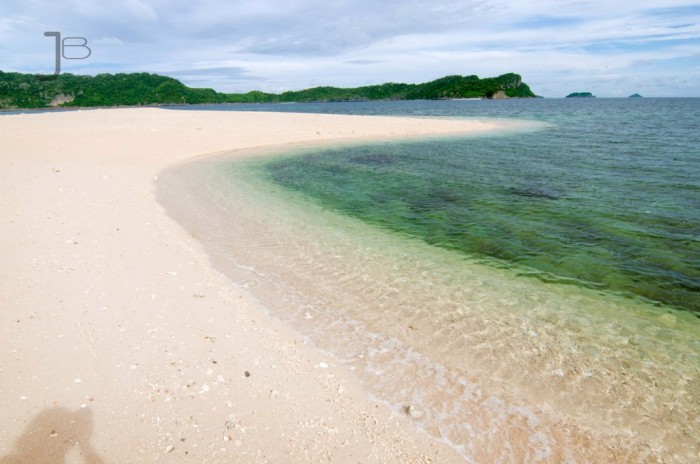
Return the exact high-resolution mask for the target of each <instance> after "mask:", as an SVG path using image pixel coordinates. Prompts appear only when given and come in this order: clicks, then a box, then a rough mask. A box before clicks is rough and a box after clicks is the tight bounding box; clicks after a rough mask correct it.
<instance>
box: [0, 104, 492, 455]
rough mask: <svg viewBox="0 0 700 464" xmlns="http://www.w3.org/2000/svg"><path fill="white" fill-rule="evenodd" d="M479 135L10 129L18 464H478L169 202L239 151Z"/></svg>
mask: <svg viewBox="0 0 700 464" xmlns="http://www.w3.org/2000/svg"><path fill="white" fill-rule="evenodd" d="M489 129H493V125H489V124H482V123H478V122H474V123H467V122H464V121H447V120H426V119H401V118H378V117H367V116H334V115H310V114H282V113H279V114H278V113H242V112H213V111H212V112H208V111H175V110H164V109H153V108H144V109H114V110H93V111H78V112H64V113H43V114H29V115H27V114H23V115H2V116H0V137H1V138H0V140H1V142H2V144H1V145H0V166H1V167H0V212H1V213H2V214H1V216H0V217H1V218H2V222H3V226H2V228H0V244H1V245H0V247H2V250H1V253H2V254H1V256H2V266H0V295H2V310H1V311H0V327H1V328H0V339H1V340H2V351H1V354H0V392H1V393H0V408H1V409H2V411H3V414H2V416H0V462H1V463H15V462H32V463H56V462H63V461H62V459H65V460H66V462H69V463H73V462H76V463H78V462H89V463H100V462H104V463H130V462H146V463H153V462H197V463H214V462H325V461H333V462H453V461H454V462H458V461H460V458H459V456H458V455H457V454H456V453H454V452H453V450H452V449H451V448H449V447H448V446H446V445H444V444H442V443H438V442H436V441H434V440H433V439H432V438H431V437H429V436H428V435H427V434H425V433H423V432H421V431H418V430H416V429H415V428H414V427H413V425H412V424H411V422H410V420H409V419H408V418H406V417H397V416H395V415H393V414H392V413H391V412H390V411H389V410H388V409H385V408H384V407H383V406H382V405H380V404H379V403H376V402H374V401H372V400H371V399H370V398H369V397H368V396H367V394H366V393H364V392H363V391H362V389H361V388H360V387H359V385H358V383H357V381H356V380H354V378H353V376H352V374H351V372H349V371H348V370H347V369H346V368H345V367H343V366H341V365H337V364H336V363H334V360H333V359H332V358H330V357H329V356H327V355H325V354H324V353H322V352H320V351H318V350H316V349H314V348H313V347H311V346H309V345H308V344H306V343H305V342H304V340H303V339H302V338H301V337H300V336H299V335H298V334H296V333H295V332H294V331H293V330H291V329H290V328H288V327H287V326H285V325H284V324H283V323H281V322H279V321H277V320H275V319H272V318H270V317H269V316H267V315H266V313H265V311H264V308H262V307H261V306H260V304H259V303H258V302H257V301H256V300H255V299H254V298H253V297H252V296H251V295H250V294H248V293H246V292H245V291H244V290H243V289H241V288H239V287H237V286H236V285H235V283H232V282H230V281H228V280H227V279H226V278H225V277H224V276H223V275H221V274H220V273H218V272H217V271H215V270H214V269H213V268H212V267H211V266H210V264H209V261H208V258H207V256H206V255H205V254H204V253H203V251H202V249H201V248H200V246H199V244H198V243H197V242H196V241H195V240H194V239H193V238H192V237H190V236H188V235H187V234H186V233H185V232H184V231H183V230H182V229H181V227H180V226H179V225H178V224H177V223H175V222H174V221H173V220H171V219H170V218H169V217H168V216H167V215H165V213H164V212H163V210H162V208H161V207H160V206H159V205H158V204H157V203H156V201H155V198H154V181H155V179H156V178H157V176H158V174H159V172H161V171H162V170H163V169H165V168H166V167H168V166H171V165H173V164H174V163H179V162H183V161H185V160H187V159H190V158H192V157H195V156H199V155H204V154H210V153H216V152H222V151H227V150H235V149H243V148H251V147H262V146H268V145H270V146H271V145H282V144H289V143H302V142H316V141H332V140H342V139H360V138H388V137H406V136H420V135H428V134H447V133H457V132H467V131H473V130H489Z"/></svg>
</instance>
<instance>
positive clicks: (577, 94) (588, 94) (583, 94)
mask: <svg viewBox="0 0 700 464" xmlns="http://www.w3.org/2000/svg"><path fill="white" fill-rule="evenodd" d="M566 98H595V95H593V94H592V93H591V92H574V93H570V94H569V95H567V96H566Z"/></svg>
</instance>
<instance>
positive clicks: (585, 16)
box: [0, 0, 700, 98]
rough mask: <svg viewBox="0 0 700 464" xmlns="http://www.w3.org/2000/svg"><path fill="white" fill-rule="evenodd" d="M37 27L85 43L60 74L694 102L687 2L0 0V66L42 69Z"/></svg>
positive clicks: (50, 45) (48, 65)
mask: <svg viewBox="0 0 700 464" xmlns="http://www.w3.org/2000/svg"><path fill="white" fill-rule="evenodd" d="M47 31H56V32H60V33H61V39H62V40H64V44H66V45H68V46H67V47H65V48H64V49H63V51H64V54H65V56H67V57H72V58H81V57H82V56H84V55H85V54H86V50H85V49H84V48H80V47H79V46H77V45H80V44H82V43H83V42H84V41H87V46H88V47H89V48H90V50H91V54H90V56H88V57H87V58H85V59H62V60H61V64H62V67H61V71H62V72H71V73H74V74H90V75H95V74H99V73H118V72H144V71H145V72H152V73H157V74H162V75H167V76H171V77H175V78H177V79H179V80H181V81H182V82H184V83H185V84H187V85H189V86H192V87H209V88H213V89H215V90H218V91H221V92H247V91H250V90H261V91H265V92H274V93H278V92H282V91H285V90H298V89H303V88H308V87H315V86H321V85H332V86H337V87H356V86H360V85H370V84H381V83H384V82H409V83H418V82H427V81H430V80H433V79H437V78H439V77H443V76H446V75H453V74H459V75H472V74H476V75H478V76H479V77H491V76H498V75H500V74H505V73H508V72H515V73H518V74H520V75H521V76H522V78H523V81H524V82H526V83H527V84H528V85H530V87H531V88H532V90H533V91H534V92H535V93H536V94H538V95H542V96H544V97H549V98H558V97H564V96H566V95H567V94H569V93H571V92H578V91H588V92H592V93H593V94H595V95H596V96H598V97H626V96H628V95H630V94H633V93H640V94H641V95H643V96H648V97H678V96H694V97H700V2H698V0H694V1H684V0H615V1H613V0H605V1H598V0H580V1H578V0H558V1H555V0H532V1H519V0H459V1H451V0H401V1H394V0H319V1H316V0H283V1H278V0H257V1H237V0H231V1H225V0H199V1H197V0H119V1H106V0H51V1H45V0H0V70H2V71H5V72H10V71H14V72H26V73H46V74H51V73H53V72H54V64H55V55H54V51H55V50H54V44H55V37H45V36H44V32H47ZM66 37H82V38H84V41H82V40H81V39H66ZM70 45H73V47H70Z"/></svg>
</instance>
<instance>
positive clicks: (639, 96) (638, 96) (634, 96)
mask: <svg viewBox="0 0 700 464" xmlns="http://www.w3.org/2000/svg"><path fill="white" fill-rule="evenodd" d="M627 98H642V96H641V95H639V94H638V93H633V94H632V95H630V96H629V97H627Z"/></svg>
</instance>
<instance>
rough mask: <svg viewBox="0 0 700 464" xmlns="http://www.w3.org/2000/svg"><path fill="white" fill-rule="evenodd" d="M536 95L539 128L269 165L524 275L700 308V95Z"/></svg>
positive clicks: (340, 205)
mask: <svg viewBox="0 0 700 464" xmlns="http://www.w3.org/2000/svg"><path fill="white" fill-rule="evenodd" d="M523 104H525V103H523ZM533 105H535V106H533V107H532V108H531V110H530V113H531V114H530V115H529V116H530V117H531V119H537V120H540V121H545V122H548V123H549V125H548V127H546V128H543V129H541V130H538V131H535V132H526V133H513V134H510V135H504V136H499V137H481V138H474V137H473V138H461V139H449V140H441V141H436V140H430V141H425V142H410V143H406V142H404V143H395V142H394V143H374V144H369V145H363V146H354V147H343V148H336V149H325V150H319V151H315V152H312V153H309V154H307V155H305V156H299V157H288V158H282V159H277V160H274V161H272V162H269V163H268V164H267V165H266V166H265V169H264V172H265V175H266V176H267V177H268V178H269V179H271V180H272V181H274V182H275V183H277V184H279V185H282V186H284V187H286V188H288V189H293V190H295V191H297V192H301V193H303V194H304V195H306V196H307V197H309V198H311V199H313V200H314V201H316V202H318V203H319V204H321V205H322V206H324V207H327V208H330V209H333V210H337V211H341V212H343V213H345V214H348V215H351V216H354V217H357V218H360V219H362V220H363V221H366V222H368V223H370V224H373V225H376V226H379V227H382V228H385V229H387V230H391V231H393V232H396V233H399V234H405V235H408V236H412V237H418V238H420V239H422V240H424V241H425V242H427V243H429V244H431V245H435V246H438V247H442V248H446V249H449V250H454V251H456V252H459V253H465V254H468V255H470V256H476V257H483V258H484V260H485V261H487V262H489V263H491V264H493V265H496V266H500V267H508V268H512V269H513V270H515V271H516V272H517V273H519V274H521V275H525V276H533V277H538V278H540V279H542V280H544V281H553V282H559V283H570V284H575V285H581V286H585V287H591V288H597V289H601V290H604V291H607V292H615V293H620V294H623V295H626V296H630V297H635V298H639V297H641V298H645V299H648V300H652V301H654V302H657V303H658V304H660V305H661V304H665V305H669V306H674V307H677V308H683V309H687V310H691V311H694V312H696V313H697V315H699V316H700V293H699V292H700V148H699V147H700V136H699V135H698V131H689V130H688V129H689V128H690V127H694V126H696V125H697V124H698V122H700V101H698V100H694V99H689V100H657V101H651V103H648V102H644V104H637V103H636V102H635V103H630V102H629V101H627V100H620V101H617V100H604V101H599V102H595V103H593V104H588V103H586V104H580V105H573V104H571V103H570V102H567V101H560V102H554V103H549V106H547V107H545V109H543V107H542V106H541V105H542V103H540V102H535V103H533ZM537 105H540V106H537ZM447 108H448V109H447V110H445V109H443V113H445V115H452V116H453V115H454V113H455V112H456V111H455V110H454V109H453V108H454V107H453V106H449V107H447ZM545 110H546V111H545ZM436 111H437V110H434V111H433V112H436ZM495 115H496V116H502V115H501V114H495ZM518 117H520V118H526V117H528V112H527V110H526V109H523V108H520V114H518Z"/></svg>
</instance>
